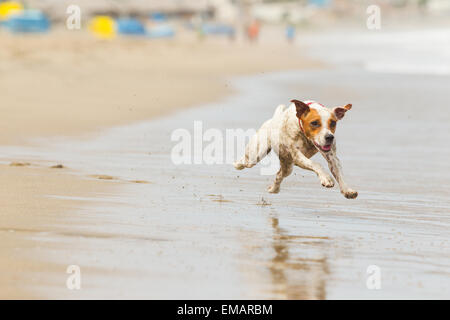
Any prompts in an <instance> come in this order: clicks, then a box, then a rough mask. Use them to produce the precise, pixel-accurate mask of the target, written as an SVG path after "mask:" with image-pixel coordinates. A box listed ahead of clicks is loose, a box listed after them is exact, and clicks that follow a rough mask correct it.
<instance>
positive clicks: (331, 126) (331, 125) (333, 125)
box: [330, 120, 336, 128]
mask: <svg viewBox="0 0 450 320" xmlns="http://www.w3.org/2000/svg"><path fill="white" fill-rule="evenodd" d="M334 127H336V121H334V120H332V121H330V128H334Z"/></svg>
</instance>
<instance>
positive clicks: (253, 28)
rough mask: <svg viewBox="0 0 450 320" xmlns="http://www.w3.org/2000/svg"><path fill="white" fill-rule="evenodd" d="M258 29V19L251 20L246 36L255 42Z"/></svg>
mask: <svg viewBox="0 0 450 320" xmlns="http://www.w3.org/2000/svg"><path fill="white" fill-rule="evenodd" d="M259 30H260V24H259V21H258V20H253V22H252V23H251V24H250V25H249V26H248V28H247V37H248V39H249V40H250V42H256V40H258V36H259Z"/></svg>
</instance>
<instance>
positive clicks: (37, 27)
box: [3, 10, 50, 33]
mask: <svg viewBox="0 0 450 320" xmlns="http://www.w3.org/2000/svg"><path fill="white" fill-rule="evenodd" d="M3 25H4V26H5V27H6V28H7V29H9V30H10V31H11V32H14V33H21V32H47V31H48V30H49V29H50V21H49V20H48V18H47V17H46V16H45V14H43V13H42V12H40V11H38V10H25V11H23V12H21V13H18V14H14V15H11V16H10V17H9V18H8V20H6V21H5V22H4V23H3Z"/></svg>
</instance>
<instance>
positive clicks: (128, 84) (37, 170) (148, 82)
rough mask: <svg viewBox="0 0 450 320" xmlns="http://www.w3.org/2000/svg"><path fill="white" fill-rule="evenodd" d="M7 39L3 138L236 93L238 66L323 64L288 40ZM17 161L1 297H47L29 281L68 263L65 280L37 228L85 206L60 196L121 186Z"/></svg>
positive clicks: (103, 123)
mask: <svg viewBox="0 0 450 320" xmlns="http://www.w3.org/2000/svg"><path fill="white" fill-rule="evenodd" d="M0 47H1V48H2V50H1V51H0V88H1V91H0V106H1V117H0V127H1V128H2V130H1V134H0V144H2V145H5V144H7V145H23V144H28V143H29V142H30V139H33V138H36V137H48V136H68V135H81V134H89V133H92V132H96V131H97V130H99V129H102V128H107V127H111V126H115V125H121V124H127V123H131V122H135V121H142V120H146V119H149V118H151V117H154V116H159V115H163V114H167V113H170V112H173V111H175V110H178V109H181V108H185V107H189V106H193V105H198V104H202V103H207V102H210V101H214V100H217V99H220V98H221V97H224V96H225V95H227V94H229V93H230V92H231V89H230V88H229V87H228V85H227V78H228V77H229V76H232V75H238V74H252V73H263V72H268V71H274V70H283V69H295V68H305V67H308V66H317V65H318V64H317V63H315V62H311V61H306V60H305V59H300V58H299V57H298V53H297V52H294V51H293V50H291V48H290V47H288V46H287V45H284V46H269V45H253V46H250V45H245V44H238V43H230V42H228V41H210V40H207V41H202V42H199V41H198V40H197V39H192V38H191V39H189V38H186V39H183V40H177V41H142V40H137V39H115V40H114V41H100V40H96V39H94V38H92V37H90V36H89V35H87V34H85V33H72V34H68V33H64V32H56V33H53V34H51V35H42V36H24V37H19V36H12V35H9V34H5V33H0ZM11 161H16V162H21V163H23V164H26V165H23V166H21V165H16V166H11V165H2V166H1V167H0V176H1V184H0V185H1V187H0V188H1V191H0V199H1V204H2V211H1V216H0V219H1V220H0V225H1V228H0V234H1V241H0V247H1V250H0V271H1V273H0V287H1V288H2V289H1V290H0V298H39V297H38V296H35V295H33V294H32V293H31V291H30V290H28V287H30V286H36V285H40V284H42V285H44V284H43V281H44V280H43V279H42V277H41V276H40V274H41V272H42V271H43V270H45V271H46V272H48V271H51V270H59V273H60V274H62V279H63V278H64V273H63V272H64V268H65V267H64V266H58V265H54V264H52V263H51V262H47V261H45V260H43V259H42V258H41V257H40V252H41V248H39V247H38V246H37V245H36V243H35V242H33V240H32V234H35V233H36V232H47V233H58V232H63V231H61V230H67V228H65V229H64V228H63V227H64V225H63V224H64V219H65V217H66V215H67V214H69V213H70V212H71V210H72V209H75V208H77V207H79V206H80V205H81V204H80V203H79V202H78V201H76V200H63V199H58V198H55V197H54V196H68V195H70V196H72V197H85V196H92V195H98V194H105V193H106V194H108V193H110V192H113V190H114V185H113V184H111V183H109V182H108V181H103V180H104V179H93V178H92V177H87V179H85V180H83V179H80V178H78V177H75V176H74V175H70V174H68V173H70V169H67V168H62V169H61V168H60V169H58V168H54V169H51V168H48V167H47V166H46V167H43V166H42V165H40V164H36V163H31V165H27V159H11ZM97 178H98V177H97ZM67 250H70V248H69V247H67Z"/></svg>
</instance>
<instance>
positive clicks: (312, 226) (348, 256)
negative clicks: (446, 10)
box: [0, 65, 450, 299]
mask: <svg viewBox="0 0 450 320" xmlns="http://www.w3.org/2000/svg"><path fill="white" fill-rule="evenodd" d="M232 83H233V84H234V86H235V88H237V89H238V90H239V93H238V94H236V95H235V96H232V97H229V98H227V99H226V100H224V101H222V102H218V103H213V104H210V105H205V106H201V107H199V108H195V109H191V110H188V111H184V112H182V113H179V114H175V115H171V116H169V117H166V118H162V119H158V120H154V121H148V122H143V123H139V124H135V125H130V126H125V127H120V128H114V129H110V130H107V131H105V132H103V133H101V134H99V135H98V136H96V137H92V138H91V139H87V140H86V139H83V140H73V139H70V140H69V139H62V138H61V139H52V140H41V141H36V143H37V146H36V147H29V148H23V147H17V148H15V147H2V148H1V149H0V153H1V154H2V157H3V159H4V161H8V160H7V159H11V158H19V159H27V160H34V161H35V162H36V161H42V162H43V163H46V162H51V163H55V162H58V163H63V164H64V165H65V166H68V167H70V168H72V169H75V170H77V172H79V174H80V175H84V176H89V175H98V174H102V175H110V176H113V177H116V178H117V179H120V180H125V181H132V180H145V181H148V182H149V183H139V184H137V183H124V184H122V185H121V189H120V192H118V193H117V194H116V195H114V196H113V197H111V196H105V197H104V198H102V199H98V198H92V199H84V200H86V206H85V207H83V208H80V209H79V210H78V211H77V212H75V213H73V214H72V215H71V218H70V219H69V221H67V220H64V221H60V222H59V223H61V224H64V225H66V229H67V232H60V233H51V232H50V233H48V232H40V233H36V234H32V235H30V236H32V237H33V239H34V240H35V241H37V242H39V243H41V244H43V245H42V246H43V247H46V250H44V251H43V257H45V258H46V259H50V260H52V261H55V262H56V263H58V264H61V265H69V264H73V263H74V262H76V264H78V265H79V266H80V267H81V269H82V270H86V272H84V273H83V289H82V290H81V291H79V292H77V293H73V292H68V290H67V289H65V285H64V284H62V283H61V285H58V284H57V283H55V282H53V283H52V282H51V280H49V282H50V283H52V285H49V286H44V287H43V286H40V287H36V288H34V290H36V291H37V292H38V293H40V294H42V295H44V296H49V297H60V296H69V297H70V296H72V297H85V298H96V297H104V298H209V299H211V298H213V299H218V298H235V299H240V298H289V299H341V298H344V299H345V298H361V299H366V298H370V299H371V298H374V299H379V298H383V299H389V298H425V299H426V298H449V297H450V289H449V288H450V277H449V276H450V242H449V234H450V233H449V227H450V212H449V205H450V199H449V195H450V191H449V190H450V188H449V187H450V171H449V170H448V169H449V165H448V159H449V156H450V150H449V148H448V147H446V145H447V143H448V141H447V138H448V123H449V120H450V119H449V118H450V112H449V110H448V105H447V101H448V95H449V94H448V78H447V77H445V76H433V75H426V76H424V75H421V76H419V75H417V76H415V75H408V76H406V75H392V74H384V73H369V72H368V71H364V70H363V69H361V68H359V67H357V66H354V65H348V66H345V67H341V68H338V69H333V68H331V69H327V70H320V71H296V72H284V73H275V74H267V75H263V76H261V75H260V76H254V77H243V78H239V79H234V80H233V81H232ZM292 98H298V99H314V100H317V101H319V102H321V103H323V104H325V105H328V106H333V105H336V104H345V103H348V102H351V103H353V106H354V108H353V109H352V110H351V111H350V112H349V113H347V115H346V117H345V119H344V120H343V121H342V122H341V123H339V125H338V129H337V143H338V154H339V155H340V158H341V160H342V162H343V166H344V172H345V173H346V177H347V181H348V184H349V185H350V186H351V187H353V188H354V189H356V190H358V191H359V197H358V198H357V199H356V200H347V199H345V198H344V197H343V196H342V195H341V194H340V193H339V191H338V188H337V187H334V188H333V189H325V188H323V187H321V185H320V183H319V181H318V179H317V177H316V176H315V175H314V174H312V173H310V172H306V171H304V170H301V169H299V168H295V170H294V173H293V174H292V175H291V176H290V177H288V178H287V179H286V180H285V181H284V182H283V184H282V186H281V193H280V194H277V195H271V194H268V193H266V191H265V189H266V186H267V185H268V184H269V183H270V182H271V181H272V179H273V176H267V175H261V174H260V170H259V169H260V167H254V168H252V169H250V170H244V171H235V170H234V168H233V167H232V166H231V165H229V164H224V165H205V164H199V165H178V166H177V165H174V164H173V163H172V161H171V157H170V153H171V149H172V147H173V146H174V145H175V144H176V143H175V142H172V141H171V139H170V135H171V133H172V132H173V130H175V129H177V128H186V129H188V130H189V131H191V132H192V131H193V128H194V121H196V120H201V121H203V127H204V128H203V129H204V130H206V129H208V128H217V129H219V130H220V131H221V132H224V131H225V129H229V128H243V129H248V128H255V129H256V128H257V126H258V125H260V124H261V123H262V122H263V121H264V120H266V119H267V118H269V117H271V115H272V114H273V112H274V109H275V107H276V106H277V105H278V104H280V103H288V101H289V100H290V99H292ZM314 159H316V160H317V161H320V162H321V163H322V164H324V161H322V160H323V159H320V156H315V157H314ZM112 183H114V181H112ZM49 196H51V195H49ZM68 198H70V195H68ZM94 202H95V203H96V205H93V203H94ZM99 203H100V204H99ZM68 248H70V249H68ZM68 250H69V251H70V253H69V254H68V253H67V251H68ZM68 257H70V259H68ZM68 260H70V261H68ZM370 265H376V266H378V267H379V268H380V270H381V289H380V290H369V289H368V288H367V286H366V281H367V278H368V276H369V275H368V274H367V272H366V271H367V268H368V266H370ZM49 278H51V275H49Z"/></svg>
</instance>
